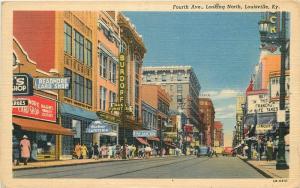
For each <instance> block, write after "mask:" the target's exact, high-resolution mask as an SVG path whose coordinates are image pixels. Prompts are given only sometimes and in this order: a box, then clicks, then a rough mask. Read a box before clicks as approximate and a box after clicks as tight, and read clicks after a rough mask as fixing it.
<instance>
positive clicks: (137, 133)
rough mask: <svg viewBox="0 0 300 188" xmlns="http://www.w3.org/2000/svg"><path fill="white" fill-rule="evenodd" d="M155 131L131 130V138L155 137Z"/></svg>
mask: <svg viewBox="0 0 300 188" xmlns="http://www.w3.org/2000/svg"><path fill="white" fill-rule="evenodd" d="M156 136H157V131H156V130H133V137H156Z"/></svg>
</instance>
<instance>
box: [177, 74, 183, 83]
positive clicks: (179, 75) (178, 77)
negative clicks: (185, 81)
mask: <svg viewBox="0 0 300 188" xmlns="http://www.w3.org/2000/svg"><path fill="white" fill-rule="evenodd" d="M177 80H178V81H182V74H181V73H178V74H177Z"/></svg>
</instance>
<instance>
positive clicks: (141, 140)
mask: <svg viewBox="0 0 300 188" xmlns="http://www.w3.org/2000/svg"><path fill="white" fill-rule="evenodd" d="M136 139H137V140H138V141H139V142H140V143H141V144H144V145H149V144H148V142H147V141H146V140H145V139H143V138H141V137H136Z"/></svg>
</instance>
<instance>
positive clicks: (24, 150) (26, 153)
mask: <svg viewBox="0 0 300 188" xmlns="http://www.w3.org/2000/svg"><path fill="white" fill-rule="evenodd" d="M20 148H21V157H22V160H23V162H24V165H27V162H28V159H29V157H30V151H31V147H30V141H29V140H28V137H27V136H26V135H24V136H23V139H22V140H21V142H20Z"/></svg>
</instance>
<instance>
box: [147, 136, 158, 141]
mask: <svg viewBox="0 0 300 188" xmlns="http://www.w3.org/2000/svg"><path fill="white" fill-rule="evenodd" d="M147 139H148V140H151V141H157V142H159V141H160V140H159V138H158V137H148V138H147Z"/></svg>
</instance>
